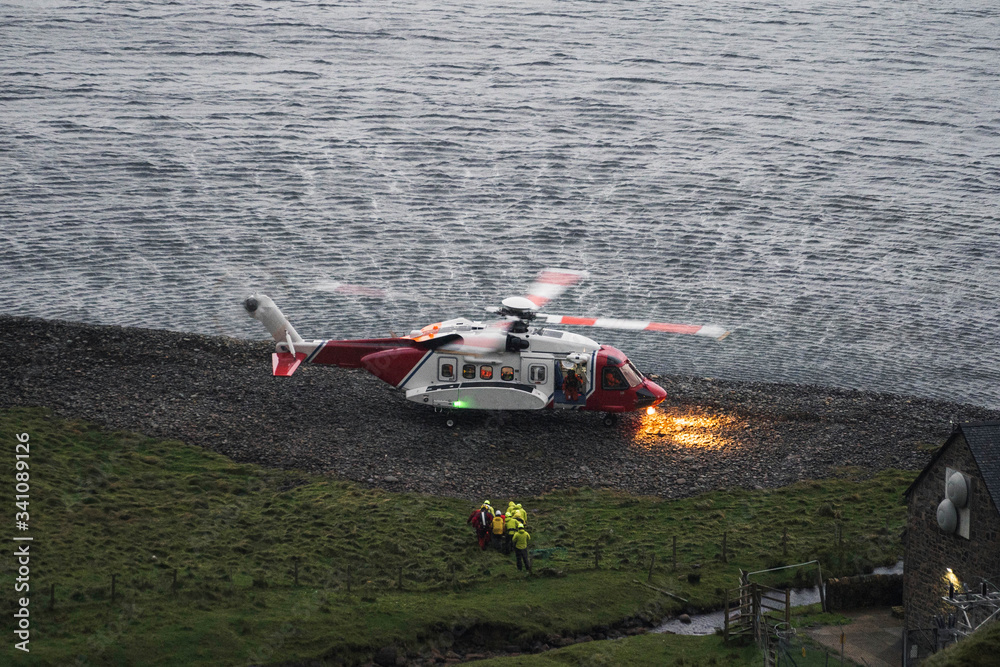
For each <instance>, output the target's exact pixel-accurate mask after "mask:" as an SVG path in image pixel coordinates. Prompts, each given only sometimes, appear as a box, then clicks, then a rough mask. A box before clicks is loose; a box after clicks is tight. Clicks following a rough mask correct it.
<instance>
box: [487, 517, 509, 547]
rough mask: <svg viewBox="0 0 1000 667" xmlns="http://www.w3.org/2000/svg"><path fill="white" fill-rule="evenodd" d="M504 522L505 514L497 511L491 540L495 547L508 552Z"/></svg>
mask: <svg viewBox="0 0 1000 667" xmlns="http://www.w3.org/2000/svg"><path fill="white" fill-rule="evenodd" d="M504 523H505V521H504V518H503V514H500V512H497V513H496V515H495V516H494V517H493V522H492V530H493V538H492V539H491V540H490V543H491V544H492V545H493V548H494V549H496V550H497V551H499V552H500V553H503V554H506V553H507V552H506V551H505V550H504V547H505V546H506V542H505V541H504V539H503V529H504Z"/></svg>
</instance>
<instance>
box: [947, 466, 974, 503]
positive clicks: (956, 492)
mask: <svg viewBox="0 0 1000 667" xmlns="http://www.w3.org/2000/svg"><path fill="white" fill-rule="evenodd" d="M945 495H946V496H947V497H948V500H950V501H951V502H952V503H953V504H954V505H955V507H959V508H961V507H965V506H966V504H968V502H969V483H968V482H967V481H965V475H963V474H962V473H960V472H954V473H952V474H951V477H949V478H948V483H947V485H946V491H945Z"/></svg>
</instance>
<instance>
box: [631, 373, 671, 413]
mask: <svg viewBox="0 0 1000 667" xmlns="http://www.w3.org/2000/svg"><path fill="white" fill-rule="evenodd" d="M666 397H667V392H666V391H664V389H663V387H661V386H660V385H658V384H656V383H655V382H650V381H649V380H646V381H645V382H643V383H642V386H641V387H639V388H638V389H636V390H635V407H636V409H637V410H638V409H641V408H646V407H650V406H653V405H659V404H660V403H662V402H663V399H665V398H666Z"/></svg>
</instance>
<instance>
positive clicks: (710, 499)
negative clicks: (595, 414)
mask: <svg viewBox="0 0 1000 667" xmlns="http://www.w3.org/2000/svg"><path fill="white" fill-rule="evenodd" d="M22 432H24V433H28V434H30V437H31V440H30V442H31V456H30V466H31V467H30V474H31V480H30V483H31V492H30V495H31V499H30V503H31V504H30V515H31V518H30V525H31V529H30V531H29V532H28V533H26V534H30V535H31V536H33V537H34V542H33V543H32V561H31V596H32V602H31V613H32V616H31V621H32V626H31V628H32V643H31V649H32V650H31V653H30V655H22V654H20V652H18V657H19V659H21V660H22V661H23V662H25V664H63V663H67V662H73V661H76V662H77V663H79V664H107V663H119V664H131V663H142V664H244V663H247V662H254V663H262V664H267V663H271V662H275V663H276V662H279V661H281V662H284V661H292V660H305V659H315V658H323V659H326V660H329V661H331V662H341V661H342V662H346V663H349V664H350V663H356V662H361V661H364V660H366V659H369V658H370V657H371V656H372V655H373V654H374V652H375V651H377V650H378V649H379V648H381V647H383V646H395V647H398V648H399V649H401V650H404V651H410V652H413V651H416V650H418V649H419V648H426V647H430V646H434V647H437V648H440V649H442V650H446V649H447V648H449V647H452V646H455V647H456V648H460V647H462V646H463V645H478V646H484V645H485V646H487V647H493V648H497V649H500V648H503V647H506V646H511V645H513V646H521V647H529V646H531V644H532V643H533V642H536V641H544V640H545V638H546V637H550V636H551V635H554V634H564V635H576V634H580V633H584V632H587V631H589V630H590V629H592V628H594V627H595V626H601V625H613V624H615V623H618V622H620V621H622V620H623V619H627V618H629V617H635V616H640V617H645V618H649V619H657V618H659V617H661V616H663V615H664V614H667V613H669V612H672V611H677V610H679V609H680V604H681V603H679V602H677V601H676V600H674V599H672V598H668V597H665V596H662V595H660V594H659V593H657V592H656V591H653V590H651V589H649V588H647V587H644V586H641V585H637V584H636V583H635V581H636V580H639V581H643V582H644V581H646V577H647V576H648V568H649V563H650V558H651V557H652V556H653V555H654V554H655V567H654V569H653V575H652V583H653V585H655V586H657V587H660V588H664V589H667V590H670V591H671V592H673V593H675V594H677V595H680V596H682V597H685V598H688V599H689V600H690V606H691V607H693V608H709V607H715V606H718V605H720V604H721V601H722V598H723V595H724V591H725V589H726V588H730V587H732V586H734V584H735V583H736V581H737V577H738V570H739V568H741V567H742V568H743V569H745V570H758V569H764V568H768V567H774V566H776V565H779V564H783V563H797V562H803V561H806V560H811V559H814V558H819V559H820V560H821V561H822V563H823V567H824V574H831V575H835V574H853V573H855V572H858V571H862V570H864V569H865V568H867V567H870V566H872V565H877V564H883V563H891V562H895V561H896V560H897V559H898V558H899V557H900V556H901V554H902V547H901V544H900V540H899V537H898V536H899V533H900V531H901V529H902V526H903V523H904V514H905V508H904V506H903V504H902V500H901V492H902V490H903V489H905V488H906V486H907V485H908V483H909V482H910V481H911V480H912V478H913V476H914V473H908V472H887V473H882V474H880V475H878V476H877V477H874V478H872V479H861V478H860V477H859V476H858V475H857V474H856V472H855V471H844V474H843V478H842V479H833V480H825V481H822V482H803V483H800V484H796V485H794V486H792V487H787V488H784V489H778V490H774V491H745V490H735V489H734V490H729V491H721V492H715V493H709V494H704V495H702V496H698V497H695V498H688V499H684V500H678V501H662V500H659V499H655V498H639V497H632V496H627V495H624V494H619V493H615V492H610V491H593V490H587V489H583V490H575V491H562V492H558V493H553V494H549V495H546V496H544V497H541V498H533V499H527V498H523V499H518V500H519V501H521V502H522V503H523V504H524V505H525V507H526V508H528V509H529V511H530V515H529V529H530V531H531V533H532V535H533V538H534V539H533V542H532V546H533V547H534V548H535V550H536V551H535V554H536V555H535V571H536V575H535V576H533V577H527V576H526V575H524V574H520V573H518V572H517V571H516V570H515V568H514V566H513V561H512V560H511V559H509V558H505V557H503V556H501V555H499V554H497V553H494V552H492V551H490V552H485V553H484V552H480V551H479V550H478V547H476V545H475V542H474V540H473V538H472V536H471V529H469V528H468V527H467V526H466V524H465V520H466V517H467V516H468V515H469V513H470V512H471V511H472V509H474V507H475V504H474V503H470V502H467V501H464V500H460V499H455V498H444V497H434V496H425V495H416V494H395V493H388V492H384V491H380V490H377V489H366V488H363V487H361V486H359V485H357V484H353V483H348V482H343V481H337V480H332V479H330V478H326V477H321V476H310V475H306V474H303V473H298V472H294V471H281V470H271V469H266V468H262V467H259V466H252V465H241V464H237V463H233V462H232V461H230V460H228V459H225V458H223V457H221V456H219V455H216V454H213V453H210V452H207V451H205V450H202V449H200V448H197V447H193V446H189V445H185V444H183V443H180V442H176V441H161V440H153V439H149V438H146V437H142V436H139V435H135V434H130V433H107V432H103V431H101V430H100V429H98V428H96V427H94V426H92V425H89V424H86V423H80V422H66V421H62V420H59V419H56V418H54V417H52V416H51V415H50V414H49V413H48V412H46V411H44V410H33V409H15V410H10V411H5V412H2V413H0V442H4V443H7V447H8V450H9V451H10V455H9V456H6V457H4V460H5V463H4V464H3V465H4V466H5V467H6V468H7V469H6V470H5V471H4V473H5V478H6V479H12V478H13V474H14V471H13V469H12V468H13V464H14V457H13V450H14V442H15V439H14V434H15V433H22ZM280 446H281V443H280V437H278V436H276V440H275V447H280ZM855 477H858V478H857V479H855ZM493 500H494V501H495V504H497V503H503V504H506V500H507V499H506V498H494V499H493ZM785 529H787V532H788V543H787V555H782V534H783V532H784V530H785ZM838 531H839V532H838ZM723 533H726V538H727V545H728V562H723V561H722V558H721V553H720V544H721V539H722V534H723ZM838 534H839V536H840V539H839V540H838V539H837V538H836V537H835V535H838ZM674 537H676V538H677V559H678V567H677V569H676V570H674V568H673V566H672V562H671V561H672V539H673V538H674ZM595 545H600V554H601V567H600V569H594V548H595ZM296 566H297V568H298V579H299V585H298V586H295V584H294V573H295V570H296ZM0 568H2V571H3V573H4V576H5V577H6V578H7V580H8V582H12V579H13V576H14V571H15V563H14V559H13V558H11V557H7V558H5V559H3V560H2V561H0ZM175 571H176V584H175V583H174V573H175ZM113 574H114V575H117V576H116V591H115V596H116V599H115V601H114V603H112V602H111V600H110V595H111V577H112V575H113ZM689 574H698V575H700V581H699V582H698V583H692V582H691V581H689V577H688V575H689ZM777 581H778V580H777V578H774V579H772V580H771V583H777ZM400 582H402V589H400ZM52 584H54V585H55V586H56V589H55V592H56V604H55V609H54V610H52V611H49V610H48V604H49V595H48V593H49V586H50V585H52ZM12 588H13V586H12V583H11V584H10V588H8V590H12ZM12 598H13V595H10V596H8V599H10V602H9V608H10V609H11V610H13V608H14V607H13V599H12ZM645 641H649V642H651V643H655V642H656V641H657V640H654V639H649V640H643V642H645ZM662 641H666V640H662ZM682 641H687V640H682ZM601 643H602V644H605V643H607V642H601ZM665 645H666V644H665ZM4 650H5V651H11V652H12V649H11V648H10V645H8V647H7V648H5V649H4ZM577 650H579V649H577ZM664 650H666V649H664ZM671 650H672V649H671Z"/></svg>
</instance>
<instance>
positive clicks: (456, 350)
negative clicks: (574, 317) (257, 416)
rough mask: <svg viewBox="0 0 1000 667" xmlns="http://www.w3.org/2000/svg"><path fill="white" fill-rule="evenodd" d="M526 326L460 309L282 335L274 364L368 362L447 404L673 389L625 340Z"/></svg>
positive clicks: (644, 402)
mask: <svg viewBox="0 0 1000 667" xmlns="http://www.w3.org/2000/svg"><path fill="white" fill-rule="evenodd" d="M524 329H525V330H523V331H519V332H517V333H513V332H502V333H497V332H496V329H495V328H491V327H488V326H486V325H483V324H481V323H479V322H471V321H469V320H466V319H457V320H450V321H448V322H440V323H438V324H434V325H429V326H427V327H424V328H423V329H420V330H417V331H414V332H412V333H411V335H410V336H408V337H405V338H376V339H360V340H316V341H301V342H298V343H291V344H290V343H289V342H279V343H278V345H277V352H276V354H275V355H274V372H275V374H276V375H290V374H291V372H293V371H294V370H295V368H297V367H298V365H299V364H300V363H303V362H305V363H314V364H332V365H337V366H342V367H346V368H364V369H366V370H367V371H369V372H370V373H371V374H372V375H375V376H376V377H378V378H380V379H382V380H384V381H385V382H387V383H388V384H391V385H393V386H394V387H397V388H399V389H400V390H402V391H403V392H405V396H406V398H407V400H410V401H413V402H415V403H419V404H422V405H427V406H430V407H434V408H438V409H474V410H540V409H545V408H549V409H564V410H565V409H568V410H597V411H601V412H607V413H620V412H629V411H632V410H641V409H645V408H648V407H650V406H655V405H657V404H659V403H660V402H662V401H663V400H664V398H666V392H665V391H664V390H663V389H662V388H661V387H660V386H659V385H657V384H655V383H654V382H652V381H651V380H649V379H647V378H645V377H643V375H642V374H641V373H640V372H639V371H638V369H637V368H636V367H635V365H634V364H632V362H631V361H629V360H628V358H627V357H626V356H625V354H623V353H622V352H621V351H620V350H617V349H615V348H613V347H610V346H607V345H601V344H599V343H597V342H596V341H594V340H592V339H590V338H587V337H586V336H581V335H579V334H575V333H571V332H568V331H561V330H557V329H551V328H547V327H543V328H535V327H525V328H524ZM293 350H294V351H293Z"/></svg>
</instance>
